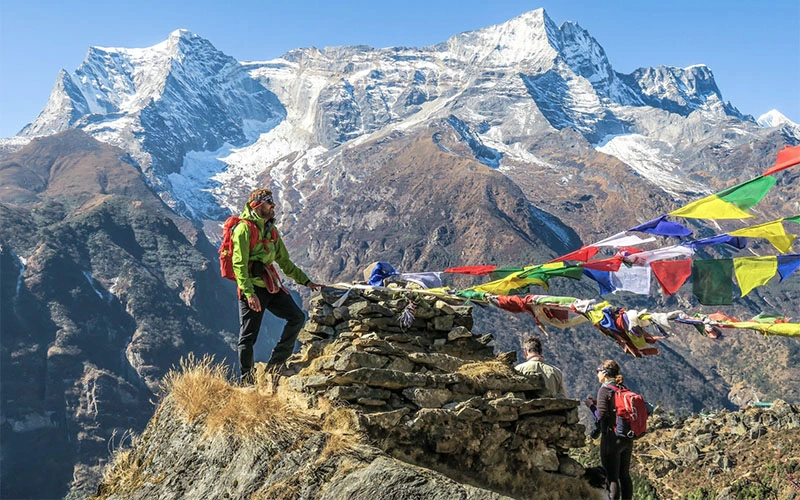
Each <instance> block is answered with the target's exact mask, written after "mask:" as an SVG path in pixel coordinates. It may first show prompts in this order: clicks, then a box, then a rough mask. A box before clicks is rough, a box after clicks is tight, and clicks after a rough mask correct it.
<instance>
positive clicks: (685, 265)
mask: <svg viewBox="0 0 800 500" xmlns="http://www.w3.org/2000/svg"><path fill="white" fill-rule="evenodd" d="M650 269H652V270H653V274H654V275H655V277H656V279H657V280H658V283H659V284H660V285H661V289H662V290H664V293H665V294H667V295H672V294H673V293H675V292H677V291H678V289H679V288H680V287H681V286H682V285H683V284H684V283H686V280H687V279H689V276H691V275H692V259H686V260H658V261H655V262H651V263H650Z"/></svg>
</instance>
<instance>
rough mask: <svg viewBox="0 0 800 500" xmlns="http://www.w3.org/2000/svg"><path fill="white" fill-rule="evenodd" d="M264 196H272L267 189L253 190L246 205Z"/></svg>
mask: <svg viewBox="0 0 800 500" xmlns="http://www.w3.org/2000/svg"><path fill="white" fill-rule="evenodd" d="M264 196H272V191H270V190H269V189H267V188H257V189H254V190H252V191H250V196H249V197H248V199H247V203H253V202H254V201H255V200H257V199H259V198H263V197H264Z"/></svg>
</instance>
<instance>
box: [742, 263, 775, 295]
mask: <svg viewBox="0 0 800 500" xmlns="http://www.w3.org/2000/svg"><path fill="white" fill-rule="evenodd" d="M733 271H734V273H736V281H738V282H739V288H741V289H742V297H744V296H745V295H747V294H748V293H750V291H751V290H752V289H753V288H756V287H758V286H764V285H766V284H767V282H768V281H769V280H771V279H772V277H773V276H775V273H777V272H778V258H777V257H775V256H774V255H770V256H767V257H739V258H736V259H733Z"/></svg>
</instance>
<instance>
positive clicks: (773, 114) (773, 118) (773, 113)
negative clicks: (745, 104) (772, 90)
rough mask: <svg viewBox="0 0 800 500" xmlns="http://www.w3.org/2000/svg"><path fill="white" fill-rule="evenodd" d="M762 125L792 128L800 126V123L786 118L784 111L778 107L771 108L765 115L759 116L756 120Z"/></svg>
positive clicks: (765, 126)
mask: <svg viewBox="0 0 800 500" xmlns="http://www.w3.org/2000/svg"><path fill="white" fill-rule="evenodd" d="M756 123H758V124H759V125H760V126H762V127H764V128H773V127H786V126H788V127H792V128H800V125H798V124H797V123H795V122H793V121H792V120H790V119H788V118H786V116H784V114H783V113H781V112H780V111H778V110H777V109H771V110H769V111H767V112H766V113H764V114H763V115H761V116H759V117H758V119H757V120H756Z"/></svg>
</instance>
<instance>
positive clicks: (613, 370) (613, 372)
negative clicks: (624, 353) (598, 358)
mask: <svg viewBox="0 0 800 500" xmlns="http://www.w3.org/2000/svg"><path fill="white" fill-rule="evenodd" d="M601 370H602V371H604V372H605V374H606V376H607V377H611V378H613V379H614V382H615V383H617V384H619V385H622V384H623V383H624V382H625V379H624V378H623V377H622V375H620V373H619V372H620V368H619V365H618V364H617V362H616V361H614V360H613V359H607V360H605V361H603V364H601V365H600V368H598V369H597V371H601Z"/></svg>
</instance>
